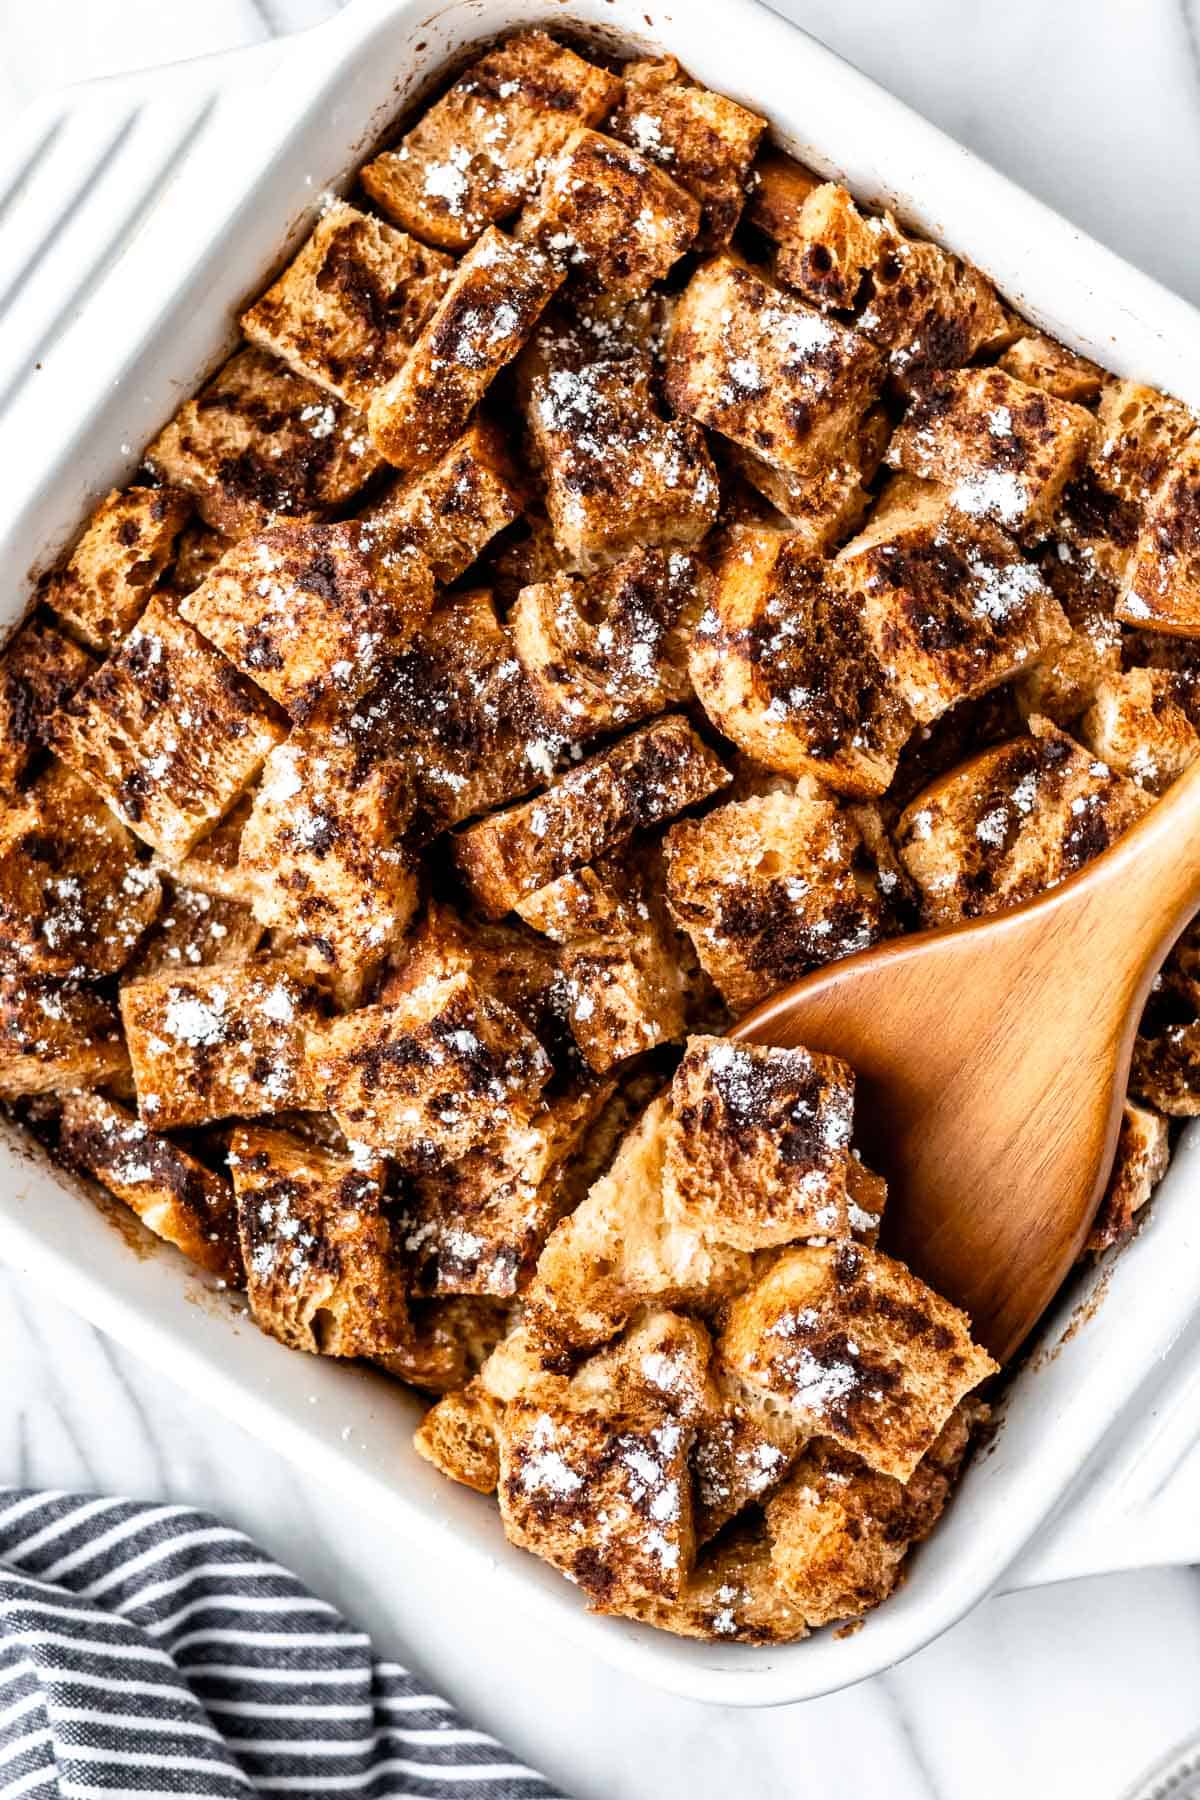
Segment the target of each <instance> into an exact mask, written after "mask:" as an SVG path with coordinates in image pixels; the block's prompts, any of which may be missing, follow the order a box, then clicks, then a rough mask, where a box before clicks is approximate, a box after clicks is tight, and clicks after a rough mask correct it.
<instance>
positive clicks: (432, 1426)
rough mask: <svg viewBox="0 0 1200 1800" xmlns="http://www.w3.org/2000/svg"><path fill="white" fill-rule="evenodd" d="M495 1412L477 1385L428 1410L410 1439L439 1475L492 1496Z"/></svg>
mask: <svg viewBox="0 0 1200 1800" xmlns="http://www.w3.org/2000/svg"><path fill="white" fill-rule="evenodd" d="M497 1418H498V1409H497V1407H496V1403H495V1401H494V1400H493V1399H492V1398H491V1396H490V1395H489V1394H488V1393H487V1391H486V1390H485V1389H484V1388H483V1387H482V1386H481V1384H480V1383H479V1382H478V1381H472V1382H469V1383H468V1385H467V1386H466V1387H465V1388H463V1389H462V1391H461V1392H460V1393H456V1394H446V1395H444V1396H443V1397H442V1399H440V1400H439V1401H438V1402H437V1404H436V1405H435V1406H431V1407H430V1409H429V1411H428V1412H427V1413H426V1414H425V1417H424V1418H423V1419H422V1420H421V1423H420V1425H419V1426H418V1428H417V1431H416V1435H415V1436H414V1438H413V1447H414V1448H415V1450H416V1452H417V1454H418V1456H423V1457H424V1458H425V1461H426V1462H428V1463H432V1464H433V1466H434V1468H435V1469H437V1470H438V1472H439V1473H440V1474H442V1475H447V1476H449V1478H450V1480H451V1481H458V1482H461V1483H462V1485H463V1486H464V1487H469V1488H474V1489H475V1491H476V1493H478V1494H492V1493H495V1491H496V1485H497V1483H498V1482H499V1480H500V1446H499V1443H498V1442H497Z"/></svg>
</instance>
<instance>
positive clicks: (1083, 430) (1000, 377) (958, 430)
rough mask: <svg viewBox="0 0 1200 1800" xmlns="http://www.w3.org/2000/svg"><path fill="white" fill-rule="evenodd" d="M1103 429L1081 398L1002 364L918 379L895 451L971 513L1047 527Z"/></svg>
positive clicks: (1035, 528)
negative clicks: (1019, 377) (1039, 384)
mask: <svg viewBox="0 0 1200 1800" xmlns="http://www.w3.org/2000/svg"><path fill="white" fill-rule="evenodd" d="M1095 431H1096V421H1095V419H1094V418H1093V417H1092V415H1091V413H1089V412H1087V411H1086V410H1085V409H1084V408H1083V407H1082V406H1073V405H1072V404H1071V403H1070V402H1069V401H1066V400H1056V399H1054V397H1053V395H1051V394H1047V393H1046V392H1044V390H1043V389H1041V388H1036V387H1027V386H1026V385H1025V383H1024V382H1023V381H1015V380H1014V379H1013V377H1012V376H1011V375H1006V374H1005V372H1004V370H1003V369H949V370H937V371H934V372H931V373H930V374H928V375H925V376H923V377H922V378H921V380H920V381H919V382H918V383H917V384H916V386H915V388H914V391H913V398H912V400H911V403H910V405H909V408H908V411H907V412H906V413H905V415H904V418H903V420H902V421H901V424H900V426H899V428H898V429H897V431H896V432H895V433H894V434H893V436H892V441H891V443H890V444H889V445H888V451H887V460H888V462H889V463H890V464H891V466H892V468H894V469H907V471H908V472H909V474H910V475H916V476H918V477H919V478H920V479H921V480H925V481H938V482H941V483H942V484H943V486H945V487H947V488H949V490H950V504H951V505H952V506H954V507H956V508H957V510H958V511H959V512H961V513H965V514H966V516H967V517H968V518H969V519H986V520H987V521H989V522H990V523H991V524H993V525H999V526H1001V527H1002V528H1003V529H1004V530H1005V531H1009V532H1011V533H1013V535H1014V536H1040V535H1041V534H1042V533H1044V532H1045V530H1046V529H1047V528H1048V526H1049V524H1050V521H1051V519H1052V517H1053V515H1054V512H1055V510H1056V508H1057V506H1058V502H1059V498H1060V496H1061V494H1062V491H1063V489H1064V487H1065V486H1066V484H1067V482H1068V481H1071V480H1073V479H1074V477H1075V476H1077V475H1078V474H1079V473H1080V472H1081V470H1082V468H1083V465H1084V463H1085V461H1086V459H1087V454H1088V450H1089V449H1090V447H1091V443H1092V439H1093V437H1094V435H1095Z"/></svg>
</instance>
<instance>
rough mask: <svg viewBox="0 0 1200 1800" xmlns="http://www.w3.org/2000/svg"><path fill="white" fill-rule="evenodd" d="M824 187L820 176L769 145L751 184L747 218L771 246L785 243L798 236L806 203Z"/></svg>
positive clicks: (792, 157) (757, 166)
mask: <svg viewBox="0 0 1200 1800" xmlns="http://www.w3.org/2000/svg"><path fill="white" fill-rule="evenodd" d="M821 185H822V182H821V177H820V176H819V175H816V174H814V173H813V171H812V170H811V169H809V168H806V167H805V165H804V164H803V163H800V162H797V161H796V159H795V157H794V156H785V155H784V153H783V151H782V150H776V149H775V148H774V146H773V145H771V144H768V145H767V147H766V148H765V149H764V151H763V153H762V155H761V156H760V157H759V159H758V162H757V164H756V166H755V170H754V175H753V177H752V179H751V182H750V199H749V202H748V205H747V209H746V217H747V219H748V221H749V223H750V224H751V225H753V226H755V227H756V228H757V229H758V230H759V231H761V232H762V234H763V236H764V237H767V238H770V240H771V242H772V243H774V244H783V243H784V242H786V241H787V240H789V239H791V238H793V237H795V236H796V235H797V234H798V232H799V221H800V216H801V214H802V213H803V211H804V203H805V201H806V200H807V199H808V197H809V195H810V194H812V193H814V192H815V191H816V189H817V188H819V187H820V186H821Z"/></svg>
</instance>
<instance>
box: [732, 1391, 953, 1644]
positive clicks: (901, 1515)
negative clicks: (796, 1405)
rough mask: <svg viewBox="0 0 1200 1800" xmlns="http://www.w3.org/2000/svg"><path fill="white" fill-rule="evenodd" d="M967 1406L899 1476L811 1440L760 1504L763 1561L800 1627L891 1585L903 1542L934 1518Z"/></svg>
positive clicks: (880, 1595) (845, 1610) (848, 1614)
mask: <svg viewBox="0 0 1200 1800" xmlns="http://www.w3.org/2000/svg"><path fill="white" fill-rule="evenodd" d="M970 1417H971V1411H970V1406H969V1404H968V1406H965V1407H964V1406H960V1407H959V1408H957V1409H956V1410H955V1411H954V1412H953V1413H952V1414H951V1416H950V1418H949V1420H948V1422H947V1424H946V1426H945V1427H944V1429H943V1431H942V1432H941V1434H940V1436H939V1438H938V1440H937V1442H936V1444H935V1445H934V1446H933V1447H932V1449H930V1451H929V1452H928V1454H927V1455H925V1456H924V1457H923V1458H922V1459H921V1461H920V1462H919V1463H918V1464H917V1466H916V1468H915V1469H914V1470H913V1472H912V1474H911V1475H910V1476H909V1477H908V1479H907V1481H904V1482H901V1481H897V1480H896V1478H895V1477H894V1476H893V1475H887V1474H879V1473H877V1472H876V1471H874V1470H872V1469H870V1468H868V1467H867V1466H866V1464H865V1463H863V1462H862V1461H861V1460H860V1459H859V1457H857V1456H854V1455H852V1454H850V1453H848V1452H847V1451H846V1450H844V1449H842V1448H841V1447H840V1446H839V1445H838V1444H837V1443H835V1442H834V1441H833V1440H831V1439H830V1438H823V1437H822V1438H814V1440H813V1441H812V1442H811V1443H810V1444H809V1445H808V1446H807V1447H806V1448H805V1449H804V1450H803V1451H802V1452H801V1454H800V1458H799V1460H798V1461H797V1462H796V1463H795V1464H794V1465H793V1467H792V1470H791V1472H790V1474H789V1475H788V1478H787V1480H786V1481H785V1482H784V1483H783V1486H782V1487H780V1488H777V1489H776V1491H775V1492H774V1493H773V1494H772V1495H771V1497H770V1499H769V1500H768V1501H767V1503H766V1515H767V1530H768V1532H769V1534H770V1538H771V1562H772V1564H773V1565H774V1568H775V1570H776V1573H777V1575H778V1579H779V1583H780V1586H781V1587H782V1589H783V1591H784V1593H785V1594H786V1595H787V1597H788V1599H789V1600H791V1601H792V1603H793V1605H795V1607H796V1608H797V1610H798V1611H799V1612H800V1613H801V1614H802V1615H803V1616H804V1618H805V1620H806V1621H807V1623H808V1624H809V1626H811V1627H813V1628H815V1627H817V1626H819V1625H831V1624H833V1623H834V1621H835V1620H838V1619H849V1618H858V1617H859V1616H861V1614H863V1613H865V1612H868V1611H869V1610H870V1608H871V1607H873V1606H878V1605H879V1602H880V1601H881V1600H886V1598H887V1596H888V1595H889V1594H890V1593H891V1591H892V1589H893V1588H894V1587H895V1585H896V1582H897V1580H898V1579H899V1575H900V1569H901V1565H902V1563H903V1562H904V1559H905V1557H906V1556H907V1555H908V1552H909V1550H910V1549H911V1547H912V1546H913V1544H916V1543H919V1542H920V1541H921V1539H922V1538H924V1537H928V1535H929V1533H930V1532H931V1531H932V1530H933V1527H934V1526H935V1525H936V1524H937V1521H938V1519H939V1518H940V1517H941V1514H942V1509H943V1508H944V1506H945V1504H946V1501H947V1500H948V1499H949V1497H950V1490H951V1488H952V1487H953V1485H954V1481H955V1479H956V1477H957V1475H958V1471H959V1467H960V1465H961V1463H962V1459H963V1456H964V1455H965V1453H966V1449H967V1446H968V1443H969V1441H970V1425H969V1421H970Z"/></svg>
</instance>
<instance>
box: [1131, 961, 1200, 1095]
mask: <svg viewBox="0 0 1200 1800" xmlns="http://www.w3.org/2000/svg"><path fill="white" fill-rule="evenodd" d="M1129 1085H1130V1090H1131V1092H1132V1093H1134V1094H1136V1095H1137V1096H1138V1098H1139V1099H1142V1100H1145V1101H1147V1102H1148V1103H1149V1105H1151V1106H1153V1107H1155V1108H1156V1109H1157V1110H1158V1111H1159V1112H1163V1113H1166V1114H1167V1116H1168V1117H1169V1118H1173V1119H1187V1118H1193V1117H1195V1115H1196V1114H1197V1113H1200V933H1197V930H1196V927H1195V926H1194V925H1193V926H1192V927H1190V928H1189V930H1187V931H1185V932H1184V934H1183V936H1182V937H1181V938H1180V940H1179V942H1178V943H1177V944H1176V946H1175V948H1174V949H1173V950H1172V952H1171V954H1170V956H1169V957H1168V958H1167V961H1166V962H1165V963H1164V965H1163V967H1162V970H1161V971H1160V973H1159V974H1158V976H1157V977H1156V978H1155V982H1154V986H1153V988H1152V989H1151V991H1150V999H1149V1001H1148V1003H1147V1005H1146V1010H1145V1012H1144V1013H1143V1014H1142V1020H1141V1024H1140V1025H1139V1026H1138V1035H1137V1040H1136V1042H1135V1044H1134V1048H1133V1073H1132V1075H1131V1077H1130V1082H1129Z"/></svg>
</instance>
